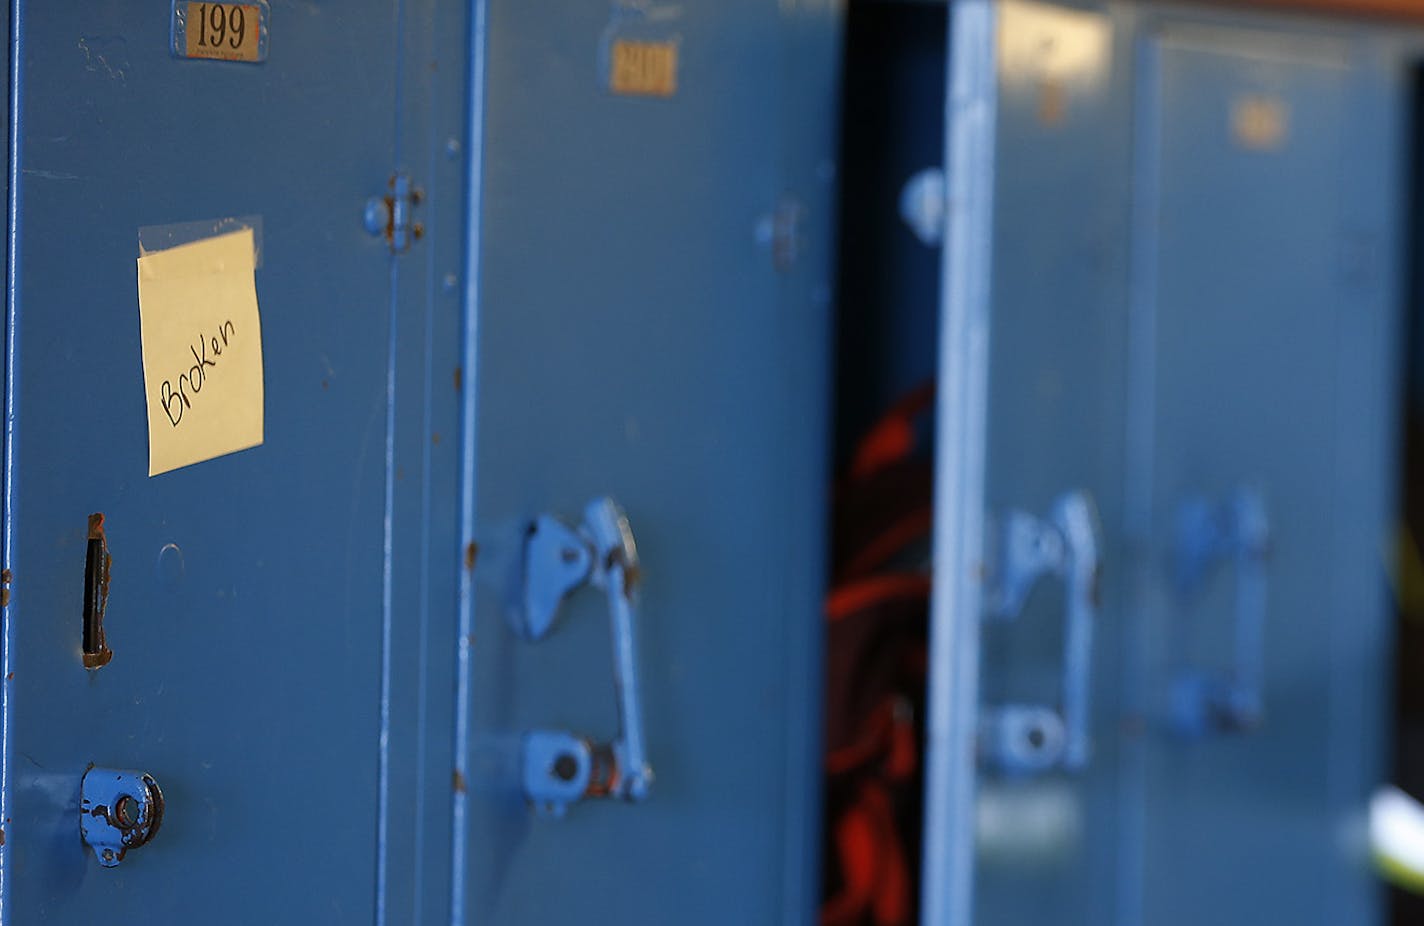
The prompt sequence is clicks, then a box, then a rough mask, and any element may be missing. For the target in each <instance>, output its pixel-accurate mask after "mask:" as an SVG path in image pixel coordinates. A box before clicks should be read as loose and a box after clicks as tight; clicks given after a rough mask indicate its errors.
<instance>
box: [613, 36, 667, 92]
mask: <svg viewBox="0 0 1424 926" xmlns="http://www.w3.org/2000/svg"><path fill="white" fill-rule="evenodd" d="M608 89H610V90H612V91H613V92H614V93H617V94H621V95H624V96H661V97H669V96H672V95H673V94H674V93H676V92H677V43H676V42H630V41H627V40H624V39H619V40H617V41H615V42H614V43H613V61H612V72H611V73H610V74H609V76H608Z"/></svg>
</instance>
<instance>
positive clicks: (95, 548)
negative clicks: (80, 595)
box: [82, 514, 114, 669]
mask: <svg viewBox="0 0 1424 926" xmlns="http://www.w3.org/2000/svg"><path fill="white" fill-rule="evenodd" d="M112 564H113V558H112V557H111V556H110V555H109V544H108V541H107V540H105V538H104V516H103V515H102V514H91V515H90V516H89V540H88V543H87V545H86V547H85V553H84V626H83V635H82V644H83V650H84V668H86V669H97V668H99V667H100V666H105V665H108V664H109V660H110V659H112V658H114V654H113V652H112V651H111V650H110V649H109V647H108V644H107V643H106V641H105V639H104V609H105V608H106V607H107V606H108V603H109V569H110V567H111V566H112Z"/></svg>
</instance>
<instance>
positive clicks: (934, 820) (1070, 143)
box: [923, 0, 1131, 926]
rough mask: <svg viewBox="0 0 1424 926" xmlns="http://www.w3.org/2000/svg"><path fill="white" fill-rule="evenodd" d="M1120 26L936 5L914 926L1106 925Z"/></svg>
mask: <svg viewBox="0 0 1424 926" xmlns="http://www.w3.org/2000/svg"><path fill="white" fill-rule="evenodd" d="M1130 22H1131V19H1130V14H1129V12H1125V11H1122V10H1119V9H1116V8H1113V7H1108V6H1100V5H1092V6H1090V7H1088V8H1081V7H1079V8H1073V7H1069V6H1066V5H1058V4H1048V3H1037V2H1017V0H1008V2H964V3H957V4H954V5H952V7H951V25H950V61H949V76H948V82H949V84H948V86H949V90H948V93H949V107H948V113H949V119H948V124H947V155H946V157H947V168H946V176H947V180H948V187H949V189H948V203H949V217H948V225H947V236H946V240H945V256H944V265H943V278H942V279H943V290H942V296H941V299H942V306H943V310H942V324H941V341H940V345H941V351H940V383H941V389H940V396H941V398H940V407H939V418H938V437H937V446H938V457H937V467H938V469H937V473H936V486H937V490H936V495H937V499H936V553H935V576H936V591H935V598H934V602H933V605H932V640H931V666H932V670H931V682H930V686H931V690H930V717H929V747H928V748H929V755H928V771H927V774H928V779H929V784H928V791H927V810H926V813H927V817H926V843H925V867H924V912H923V921H924V922H926V923H935V924H955V926H967V924H969V923H971V922H983V923H1018V922H1048V921H1052V922H1056V923H1085V924H1087V923H1092V924H1097V923H1103V922H1110V921H1111V920H1112V919H1113V917H1114V916H1115V903H1116V898H1115V887H1116V884H1117V882H1118V877H1119V871H1118V864H1119V862H1118V857H1117V844H1118V838H1119V819H1118V814H1117V812H1116V808H1117V800H1116V788H1117V785H1118V768H1117V762H1118V733H1119V729H1120V726H1121V724H1120V709H1121V708H1120V691H1121V684H1122V677H1121V674H1120V673H1121V670H1120V662H1119V658H1120V651H1121V646H1122V637H1121V634H1122V619H1121V599H1120V589H1119V587H1118V586H1117V584H1116V582H1117V579H1118V575H1117V573H1116V572H1115V570H1114V568H1113V566H1112V564H1114V563H1115V562H1117V561H1119V560H1120V559H1121V547H1120V541H1119V538H1120V534H1119V533H1118V532H1116V531H1113V530H1111V529H1108V526H1109V525H1112V524H1114V523H1115V520H1116V519H1117V518H1119V517H1120V516H1121V510H1122V497H1123V484H1124V472H1123V449H1122V420H1123V415H1124V410H1125V404H1124V402H1125V399H1124V396H1123V394H1122V388H1121V383H1122V381H1123V379H1124V378H1125V362H1126V349H1125V348H1126V338H1127V327H1126V319H1127V312H1126V305H1127V294H1126V288H1125V280H1126V278H1127V249H1126V243H1127V228H1128V221H1129V217H1130V211H1129V208H1128V199H1127V189H1126V186H1125V183H1124V180H1123V178H1124V177H1125V176H1127V175H1128V174H1129V172H1130V150H1131V145H1130V136H1129V135H1128V131H1129V129H1128V125H1129V122H1128V119H1127V117H1128V116H1129V115H1130V112H1131V92H1130V83H1129V82H1128V75H1129V73H1130V68H1129V67H1128V64H1129V59H1130V35H1131V33H1130V30H1129V29H1128V28H1127V27H1128V26H1129V25H1130ZM1094 512H1095V514H1094ZM1069 514H1072V517H1071V518H1067V516H1068V515H1069ZM1065 518H1067V520H1065ZM1094 520H1096V522H1097V523H1096V525H1093V524H1092V522H1093V521H1094ZM1070 522H1071V523H1073V524H1075V525H1076V526H1075V527H1072V528H1071V529H1066V530H1065V526H1067V525H1068V524H1069V523H1070ZM1025 532H1027V533H1025ZM1016 537H1017V538H1020V539H1022V538H1024V537H1029V538H1032V539H1033V540H1035V541H1038V542H1039V543H1040V544H1041V545H1047V546H1050V547H1053V548H1055V549H1057V550H1058V553H1057V554H1055V555H1056V556H1057V561H1056V562H1057V564H1058V566H1057V568H1054V569H1049V570H1047V571H1048V573H1050V574H1047V575H1041V576H1039V577H1038V578H1037V581H1031V578H1032V576H1033V575H1034V573H1032V572H1031V571H1025V570H1023V569H1022V568H1020V570H1019V571H1020V572H1023V573H1024V575H1025V578H1024V579H1023V580H1021V581H1018V582H1013V581H1010V580H1011V579H1012V578H1013V574H1014V572H1015V569H1014V564H1015V563H1019V562H1020V559H1019V556H1018V555H1014V556H1011V555H1010V552H1011V551H1010V548H1014V549H1016V550H1018V552H1019V553H1020V554H1022V553H1024V552H1025V547H1024V545H1023V544H1022V543H1019V544H1017V545H1015V544H1014V543H1012V542H1011V541H1012V540H1013V539H1014V538H1016ZM1094 548H1095V549H1094ZM1038 549H1039V550H1040V552H1041V551H1042V549H1043V548H1042V546H1040V547H1039V548H1038ZM1033 551H1034V548H1033V547H1029V548H1027V553H1028V555H1029V557H1030V558H1032V556H1033V555H1034V552H1033ZM1094 558H1095V560H1096V563H1095V564H1094V562H1093V560H1094ZM1075 564H1076V566H1075ZM1075 570H1076V571H1075ZM1055 572H1056V573H1058V575H1053V574H1051V573H1055ZM1016 596H1019V597H1021V598H1022V600H1021V601H1016V600H1015V597H1016ZM1094 612H1096V613H1095V614H1094ZM1073 614H1077V615H1078V617H1076V618H1074V617H1073V616H1071V615H1073ZM1075 628H1076V629H1075ZM1089 628H1090V629H1091V640H1085V636H1086V634H1085V633H1084V631H1085V630H1087V629H1089ZM1070 652H1071V653H1072V655H1065V654H1066V653H1070ZM1067 663H1071V664H1072V666H1073V668H1074V671H1073V672H1072V673H1070V677H1072V678H1074V679H1076V680H1075V681H1073V682H1071V683H1069V682H1065V664H1067ZM1072 705H1077V707H1073V706H1072ZM1075 714H1076V715H1078V716H1079V717H1081V719H1082V721H1083V723H1082V725H1081V728H1080V730H1079V732H1081V733H1082V734H1083V736H1076V735H1075V734H1074V730H1075V728H1079V726H1080V725H1079V724H1078V723H1077V722H1076V721H1074V720H1073V719H1072V717H1073V715H1075Z"/></svg>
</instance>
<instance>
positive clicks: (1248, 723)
mask: <svg viewBox="0 0 1424 926" xmlns="http://www.w3.org/2000/svg"><path fill="white" fill-rule="evenodd" d="M1270 551H1271V526H1270V518H1269V516H1268V515H1267V513H1266V503H1265V501H1264V499H1262V497H1261V494H1260V493H1259V492H1257V491H1256V490H1254V489H1249V488H1238V489H1236V490H1235V491H1233V492H1232V493H1231V495H1230V497H1228V498H1227V499H1226V501H1225V502H1224V503H1215V504H1214V503H1212V502H1211V501H1209V500H1208V499H1206V498H1205V497H1203V496H1200V495H1194V496H1192V497H1190V498H1187V499H1186V500H1184V501H1183V502H1182V503H1181V505H1179V506H1178V508H1177V521H1176V544H1175V547H1174V549H1173V572H1174V579H1175V582H1176V586H1177V591H1178V594H1179V597H1180V598H1182V599H1184V600H1190V599H1191V598H1193V597H1195V596H1196V595H1198V594H1199V593H1200V592H1201V590H1202V589H1203V588H1204V587H1205V585H1206V583H1207V579H1208V578H1209V577H1210V575H1211V574H1212V572H1213V571H1214V570H1215V569H1216V567H1218V566H1220V565H1222V564H1225V563H1231V564H1232V565H1233V566H1234V567H1235V570H1236V601H1235V613H1234V615H1233V620H1234V621H1235V626H1234V627H1233V635H1234V640H1233V652H1232V657H1231V667H1230V669H1229V670H1227V671H1226V672H1221V671H1211V670H1207V669H1204V668H1201V667H1199V666H1195V667H1194V666H1184V667H1181V668H1179V669H1178V670H1177V672H1176V677H1175V678H1174V679H1173V684H1172V692H1171V698H1172V701H1171V711H1172V721H1173V725H1174V726H1175V727H1176V728H1177V730H1178V732H1180V733H1184V734H1187V735H1191V736H1200V735H1202V734H1203V733H1206V732H1207V731H1209V730H1213V729H1215V730H1219V731H1243V730H1250V729H1253V728H1255V727H1257V726H1259V725H1260V723H1261V719H1262V713H1263V706H1262V696H1261V688H1262V679H1263V675H1264V671H1265V659H1266V653H1265V642H1266V641H1265V636H1266V583H1267V576H1266V567H1267V561H1268V560H1269V558H1270ZM1183 632H1184V633H1185V630H1183ZM1181 642H1182V643H1185V642H1186V641H1185V640H1183V641H1181ZM1185 651H1186V647H1185V646H1182V647H1181V648H1180V649H1179V652H1185Z"/></svg>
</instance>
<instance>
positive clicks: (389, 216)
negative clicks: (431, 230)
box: [365, 171, 425, 254]
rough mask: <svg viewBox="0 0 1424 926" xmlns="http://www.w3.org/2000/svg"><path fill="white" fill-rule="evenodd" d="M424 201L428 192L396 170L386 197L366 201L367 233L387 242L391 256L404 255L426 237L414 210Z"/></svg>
mask: <svg viewBox="0 0 1424 926" xmlns="http://www.w3.org/2000/svg"><path fill="white" fill-rule="evenodd" d="M424 199H425V191H424V190H422V189H421V188H420V187H418V186H416V185H415V183H414V182H412V181H411V179H410V175H409V174H407V173H405V172H403V171H397V172H396V173H394V174H392V175H391V179H390V181H389V182H388V183H387V184H386V194H385V195H384V196H372V197H371V198H370V199H368V200H366V216H365V224H366V231H368V232H370V233H371V235H373V236H376V237H383V238H385V239H386V244H387V245H388V246H389V247H390V249H391V253H392V254H404V253H405V252H406V251H408V250H410V246H411V244H412V243H414V242H416V241H419V240H420V239H421V238H422V237H423V236H424V235H425V226H424V225H423V224H422V223H420V222H417V221H416V220H415V210H416V207H418V206H419V205H420V204H421V201H422V200H424Z"/></svg>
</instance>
